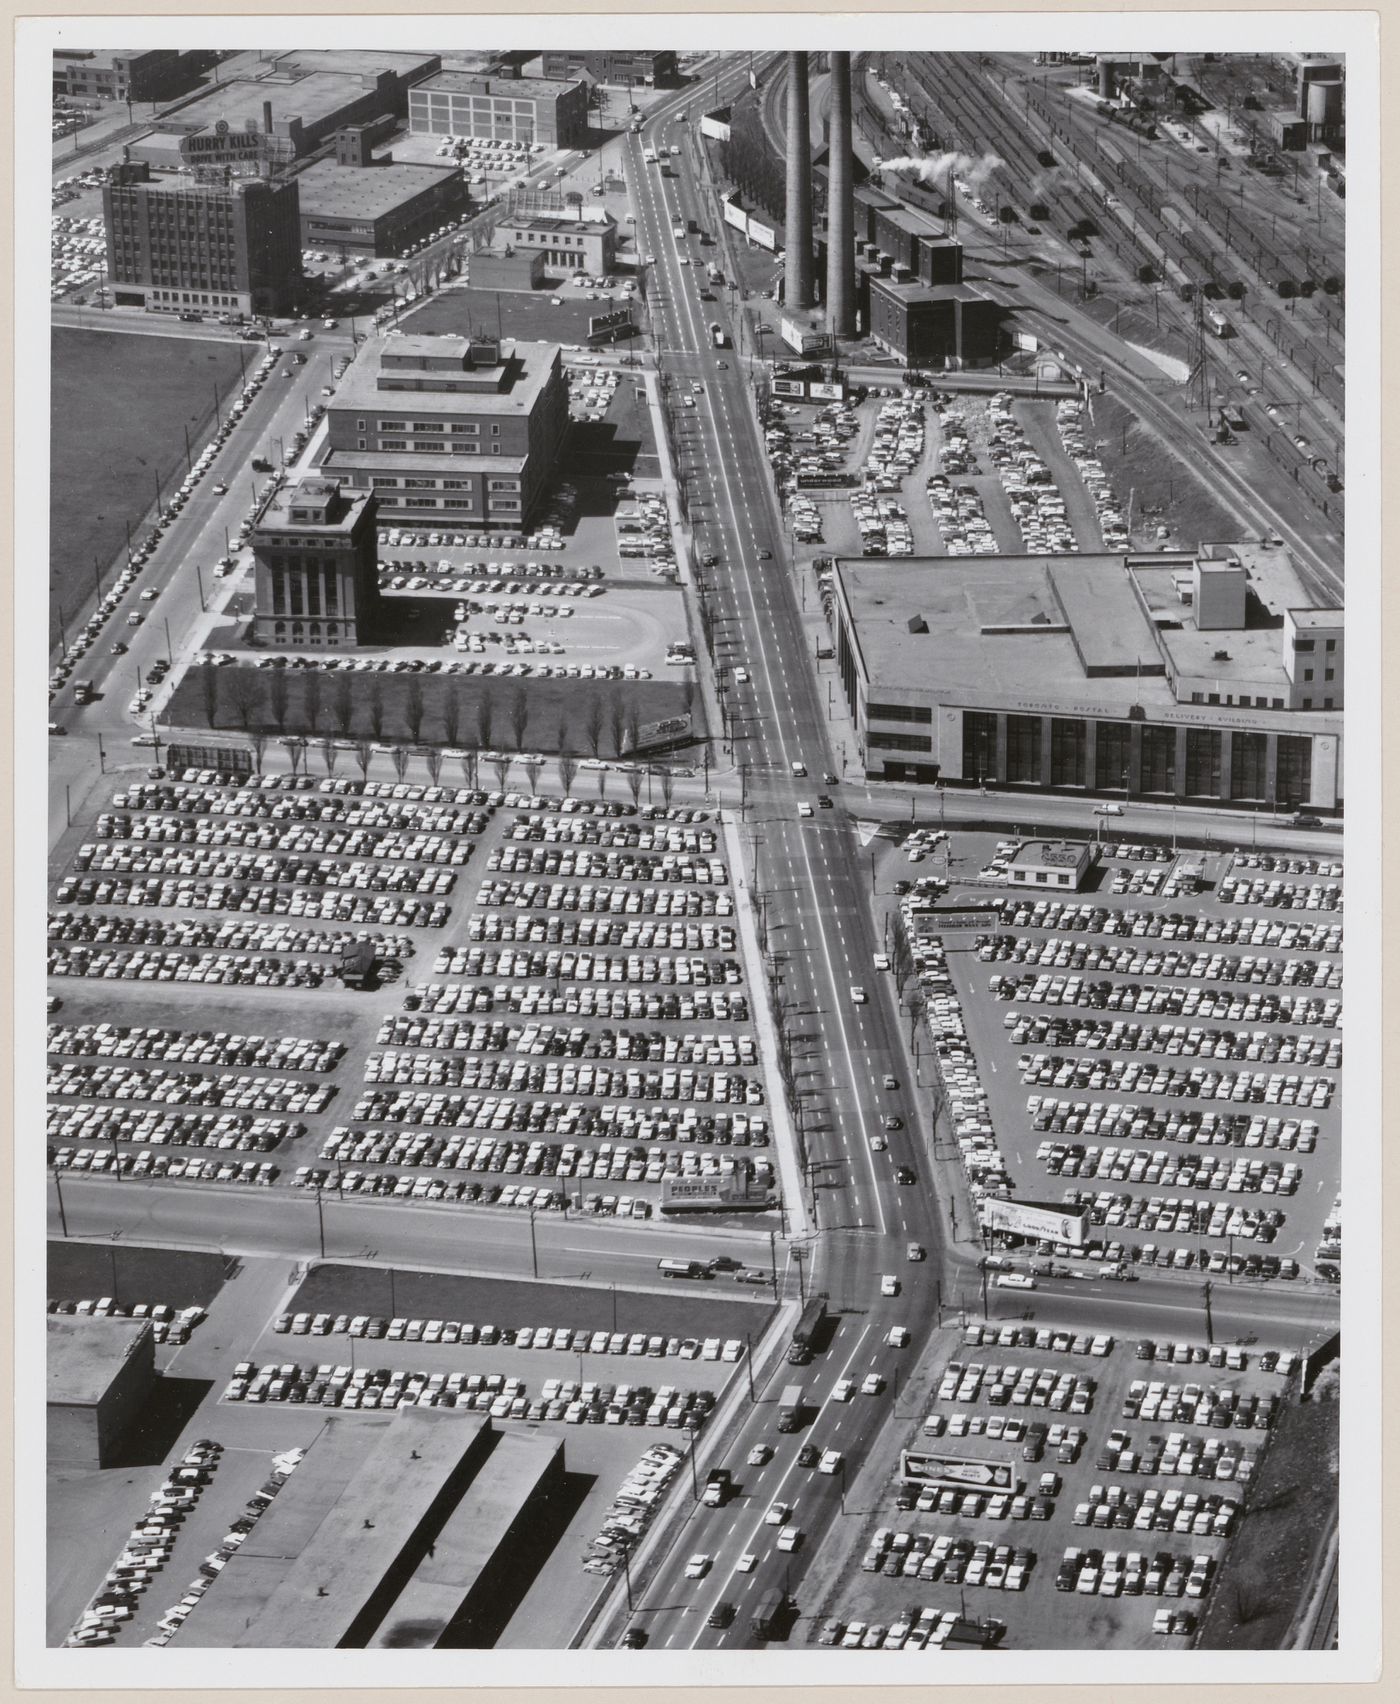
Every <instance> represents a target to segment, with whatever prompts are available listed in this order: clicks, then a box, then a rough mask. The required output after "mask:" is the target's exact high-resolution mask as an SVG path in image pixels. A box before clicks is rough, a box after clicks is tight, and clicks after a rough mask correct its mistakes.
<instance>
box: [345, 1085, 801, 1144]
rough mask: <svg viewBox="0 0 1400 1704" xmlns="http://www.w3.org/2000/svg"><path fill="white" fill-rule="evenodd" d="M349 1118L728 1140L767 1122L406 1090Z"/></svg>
mask: <svg viewBox="0 0 1400 1704" xmlns="http://www.w3.org/2000/svg"><path fill="white" fill-rule="evenodd" d="M350 1116H351V1118H352V1119H353V1120H354V1121H355V1122H356V1123H357V1124H421V1125H444V1124H448V1125H453V1126H455V1127H456V1128H457V1129H459V1130H463V1129H476V1130H495V1131H498V1132H500V1131H508V1130H517V1131H525V1130H528V1131H531V1132H533V1133H536V1134H541V1133H544V1132H550V1133H552V1134H557V1135H560V1136H579V1137H586V1136H599V1137H621V1138H623V1139H624V1140H627V1141H633V1142H636V1141H647V1140H653V1139H654V1140H659V1141H665V1140H670V1141H674V1142H703V1141H711V1142H713V1141H721V1142H722V1141H724V1140H725V1133H726V1132H727V1134H728V1140H729V1141H730V1142H738V1143H744V1142H746V1141H749V1140H751V1139H752V1136H753V1134H754V1133H755V1132H757V1131H759V1130H762V1131H763V1132H765V1133H766V1132H767V1129H768V1123H767V1120H766V1119H764V1120H763V1121H762V1123H761V1124H760V1123H755V1120H754V1115H752V1114H748V1113H741V1112H738V1113H731V1112H714V1113H701V1112H700V1111H699V1110H698V1108H696V1107H694V1106H685V1105H682V1104H674V1103H673V1104H670V1105H667V1106H656V1107H632V1106H627V1105H619V1104H609V1105H605V1106H601V1107H597V1106H588V1105H586V1104H585V1103H583V1102H581V1101H579V1102H573V1103H571V1104H567V1105H565V1104H561V1103H560V1102H558V1101H543V1100H541V1101H530V1100H505V1099H501V1098H500V1097H498V1096H489V1097H484V1096H481V1095H471V1096H467V1095H430V1094H424V1093H417V1094H406V1093H402V1092H393V1093H384V1092H381V1093H378V1094H375V1095H367V1096H364V1097H363V1098H362V1099H361V1100H359V1101H357V1102H356V1104H355V1109H354V1111H353V1112H352V1113H351V1115H350Z"/></svg>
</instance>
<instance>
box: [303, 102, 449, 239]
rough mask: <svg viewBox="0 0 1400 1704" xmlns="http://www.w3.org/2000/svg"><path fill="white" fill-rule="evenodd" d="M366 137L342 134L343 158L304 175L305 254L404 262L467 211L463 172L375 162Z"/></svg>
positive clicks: (323, 162)
mask: <svg viewBox="0 0 1400 1704" xmlns="http://www.w3.org/2000/svg"><path fill="white" fill-rule="evenodd" d="M363 140H364V137H363V131H362V130H361V129H358V128H352V129H347V130H344V131H341V132H340V133H339V134H338V135H337V137H336V157H335V159H333V160H329V159H327V160H314V161H313V162H312V163H311V164H310V165H309V166H307V167H306V169H305V170H304V171H302V172H301V173H299V174H298V177H297V188H298V190H299V192H300V196H301V243H302V247H303V248H307V249H323V248H338V249H345V250H349V251H352V252H354V253H357V254H370V255H396V254H402V253H403V252H404V250H405V249H407V248H410V247H412V245H413V244H414V243H416V242H419V241H421V240H422V239H423V238H424V237H430V236H431V235H432V234H433V232H434V231H436V230H438V229H439V228H440V227H441V226H443V225H447V224H454V223H455V222H456V221H457V220H458V219H460V218H461V217H462V215H463V213H465V212H466V209H467V186H466V182H465V180H464V179H463V177H462V174H461V172H460V171H459V170H458V169H457V168H456V167H455V166H431V165H407V164H400V163H398V162H396V161H394V160H392V159H383V160H374V159H372V158H369V157H368V154H367V150H365V149H364V148H363V146H362V143H363Z"/></svg>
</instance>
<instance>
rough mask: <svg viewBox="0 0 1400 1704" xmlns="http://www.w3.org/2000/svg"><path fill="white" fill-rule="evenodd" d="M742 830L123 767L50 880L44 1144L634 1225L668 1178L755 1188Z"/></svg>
mask: <svg viewBox="0 0 1400 1704" xmlns="http://www.w3.org/2000/svg"><path fill="white" fill-rule="evenodd" d="M728 834H729V830H728V827H727V825H725V824H723V823H721V822H719V821H718V820H716V819H715V818H714V817H713V816H711V815H708V814H706V813H703V812H701V813H695V812H689V811H683V810H680V809H673V810H670V811H668V810H667V808H666V807H665V806H661V805H654V806H647V805H646V804H645V803H642V804H640V806H638V805H633V804H624V803H622V802H619V801H617V800H607V801H601V802H595V801H584V800H580V799H576V798H569V799H561V798H559V797H557V796H556V797H553V798H551V797H549V796H547V795H541V797H539V798H537V799H530V798H528V797H526V796H522V795H516V794H509V795H507V794H504V793H491V794H488V793H486V792H484V791H472V790H469V789H466V788H458V787H452V786H446V785H444V786H439V787H429V788H425V787H413V786H409V785H406V784H399V785H395V784H392V783H375V782H362V781H354V780H349V779H346V778H333V779H325V780H321V781H312V780H310V779H309V778H307V777H301V778H293V777H290V776H286V775H283V776H276V777H274V776H267V777H263V778H249V779H248V780H246V781H245V782H243V783H242V784H235V783H233V782H231V781H230V780H228V779H222V780H221V779H219V778H218V777H216V776H214V775H213V774H212V773H210V772H202V773H201V774H199V775H198V776H196V775H195V774H193V773H191V774H189V775H187V776H186V777H185V778H183V779H175V778H173V777H168V778H163V779H160V780H147V781H140V782H136V781H131V782H127V783H126V784H125V785H121V786H118V787H116V788H115V789H114V791H113V792H112V793H111V795H110V797H109V801H108V808H106V809H103V810H101V811H99V813H98V815H97V818H96V820H95V821H93V822H91V823H87V824H83V825H79V826H78V827H77V828H75V830H74V831H73V832H72V834H71V835H70V836H69V837H68V839H67V841H66V842H65V844H64V847H63V858H64V865H63V868H62V870H61V873H60V874H58V876H57V878H56V880H55V884H54V890H53V892H54V909H53V911H52V913H51V915H50V919H49V945H50V966H49V967H50V973H51V976H52V978H53V983H52V987H53V991H54V996H55V998H57V999H59V1000H60V1001H61V1002H62V1007H61V1013H55V1014H54V1016H53V1023H52V1027H51V1032H50V1046H51V1057H50V1084H49V1088H50V1097H51V1098H50V1108H49V1126H48V1149H49V1153H48V1158H49V1163H50V1164H51V1165H52V1166H53V1167H54V1168H55V1169H56V1170H58V1171H60V1172H62V1171H65V1170H70V1169H72V1170H81V1171H86V1172H96V1173H107V1174H111V1175H113V1176H114V1177H115V1175H116V1173H117V1171H118V1169H119V1170H120V1173H121V1175H122V1176H123V1177H132V1178H139V1177H151V1178H164V1179H167V1180H169V1179H175V1178H186V1179H197V1180H201V1181H205V1182H208V1181H217V1182H220V1183H224V1184H228V1185H229V1186H231V1187H240V1186H241V1187H248V1186H250V1185H251V1186H254V1187H275V1188H303V1189H306V1188H327V1189H337V1190H340V1191H343V1192H347V1193H356V1194H362V1195H373V1196H384V1197H386V1198H389V1199H391V1200H392V1199H402V1198H405V1197H408V1198H413V1199H427V1200H437V1201H460V1202H462V1203H464V1204H477V1205H489V1206H496V1207H500V1208H515V1209H517V1210H518V1209H532V1210H535V1211H539V1210H546V1211H562V1210H564V1209H565V1208H566V1207H568V1208H571V1209H573V1210H575V1211H582V1212H585V1213H595V1214H596V1213H604V1214H612V1215H625V1216H628V1217H632V1218H646V1217H650V1216H651V1215H652V1214H654V1213H655V1212H656V1211H657V1208H658V1205H659V1199H660V1195H661V1192H662V1190H663V1188H664V1187H665V1186H666V1180H667V1179H683V1178H687V1179H706V1178H708V1179H711V1180H714V1181H715V1182H716V1183H719V1182H721V1181H725V1180H729V1181H736V1180H743V1181H744V1183H745V1185H746V1187H747V1188H748V1189H749V1190H750V1191H753V1192H756V1193H757V1195H758V1197H759V1199H762V1198H763V1196H764V1195H765V1193H767V1192H771V1191H773V1190H775V1189H776V1183H777V1178H776V1167H775V1158H774V1147H773V1141H774V1130H773V1127H772V1121H771V1119H772V1115H771V1103H770V1094H769V1089H768V1086H767V1084H766V1082H765V1073H764V1068H763V1061H762V1057H761V1054H760V1045H759V1033H758V1030H757V1029H756V1027H755V1023H754V1013H753V1010H752V1007H751V992H750V989H751V981H750V975H749V972H748V969H747V967H746V964H745V954H744V949H743V947H742V945H741V931H740V929H739V926H738V918H737V917H736V901H735V895H734V891H733V888H732V885H731V862H732V852H731V848H730V846H729V842H728ZM274 846H275V850H271V849H269V848H272V847H274ZM327 926H328V927H327ZM360 940H363V941H365V942H367V943H368V946H369V949H370V950H371V953H372V956H373V960H374V968H373V972H372V976H371V986H370V987H369V988H367V989H365V990H363V991H355V992H352V991H351V990H350V989H348V988H347V987H346V986H345V985H344V984H343V982H342V980H341V978H340V976H339V975H338V974H337V963H338V954H339V953H340V952H341V951H342V950H344V949H346V948H348V947H350V946H352V945H354V944H355V943H356V942H357V941H360ZM98 982H100V983H101V987H100V989H99V988H98V986H97V984H98ZM175 984H179V985H180V986H179V987H178V988H177V987H175V986H173V985H175ZM270 987H275V988H277V989H278V990H279V994H278V1000H279V1008H280V1010H281V1011H282V1012H283V1013H284V1018H283V1022H284V1023H285V1026H286V1033H285V1034H276V1035H272V1034H267V1033H266V1020H265V1017H264V1016H263V1013H264V1011H265V1007H264V1006H263V1005H261V1004H260V991H261V990H263V989H266V988H270ZM254 1008H256V1009H257V1014H258V1015H257V1017H256V1018H255V1017H254ZM386 1210H392V1209H389V1208H387V1204H386Z"/></svg>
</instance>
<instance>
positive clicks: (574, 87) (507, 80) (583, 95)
mask: <svg viewBox="0 0 1400 1704" xmlns="http://www.w3.org/2000/svg"><path fill="white" fill-rule="evenodd" d="M408 122H409V128H410V129H411V130H412V131H413V132H414V133H415V134H417V135H423V136H479V137H483V138H485V139H487V140H492V141H504V142H527V143H533V142H542V143H543V144H544V145H545V147H547V148H583V147H586V146H587V143H588V85H587V84H586V83H582V82H571V81H568V80H565V79H555V78H548V77H518V78H517V77H504V78H502V77H477V76H473V75H472V74H470V73H469V72H464V71H439V72H438V73H437V74H436V75H435V76H432V77H428V78H426V79H425V80H424V81H423V82H421V83H418V84H417V85H415V87H413V88H412V89H410V90H409V92H408Z"/></svg>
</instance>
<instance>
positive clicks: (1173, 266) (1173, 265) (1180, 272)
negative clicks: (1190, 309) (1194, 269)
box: [1162, 256, 1196, 302]
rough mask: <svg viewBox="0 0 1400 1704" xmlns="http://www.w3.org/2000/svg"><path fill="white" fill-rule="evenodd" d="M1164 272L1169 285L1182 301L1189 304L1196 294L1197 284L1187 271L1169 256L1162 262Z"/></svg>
mask: <svg viewBox="0 0 1400 1704" xmlns="http://www.w3.org/2000/svg"><path fill="white" fill-rule="evenodd" d="M1162 271H1163V273H1165V275H1166V279H1167V282H1168V284H1170V285H1171V287H1172V289H1173V290H1175V291H1176V293H1177V295H1178V296H1180V297H1181V299H1182V301H1183V302H1189V301H1190V300H1191V298H1192V297H1193V296H1194V295H1195V294H1196V283H1195V280H1194V279H1193V278H1192V277H1191V276H1190V274H1189V273H1188V272H1187V271H1186V269H1185V268H1184V267H1182V266H1179V265H1178V264H1177V262H1176V261H1174V260H1172V259H1171V258H1170V256H1169V257H1168V258H1167V259H1166V260H1164V261H1163V262H1162Z"/></svg>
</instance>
